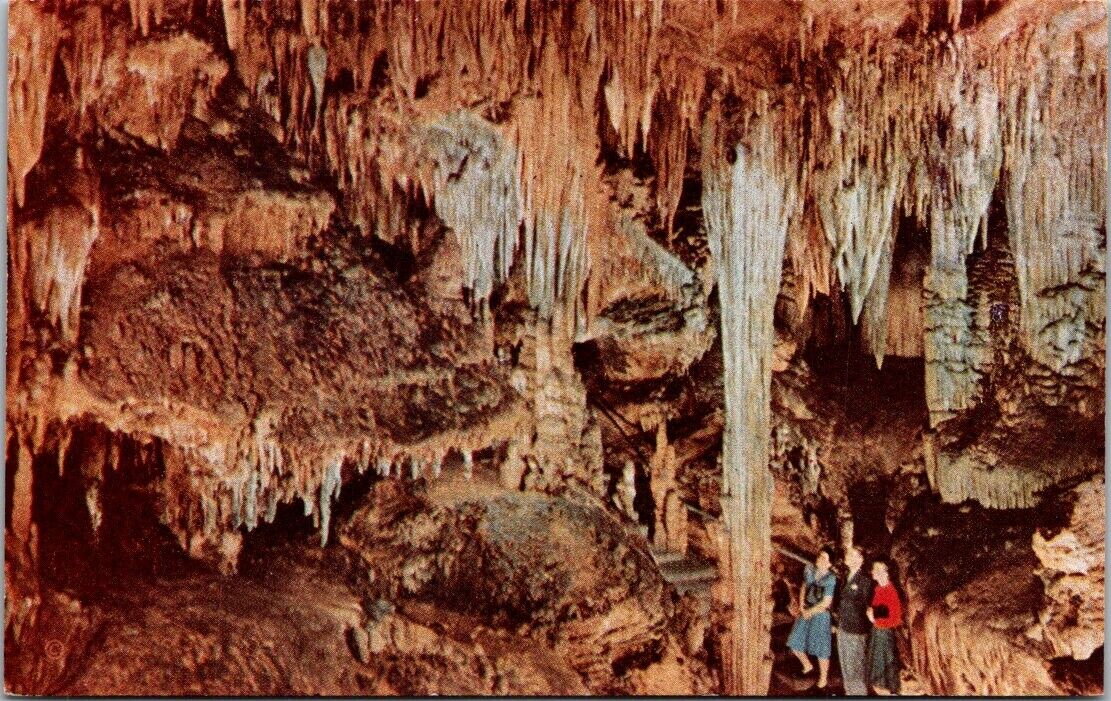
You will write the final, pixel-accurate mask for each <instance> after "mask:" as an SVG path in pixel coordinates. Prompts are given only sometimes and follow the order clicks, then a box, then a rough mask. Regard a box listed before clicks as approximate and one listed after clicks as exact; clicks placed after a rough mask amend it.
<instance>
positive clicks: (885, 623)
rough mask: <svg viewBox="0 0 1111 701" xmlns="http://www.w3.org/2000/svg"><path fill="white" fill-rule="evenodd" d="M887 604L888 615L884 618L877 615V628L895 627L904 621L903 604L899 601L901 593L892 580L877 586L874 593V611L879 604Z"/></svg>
mask: <svg viewBox="0 0 1111 701" xmlns="http://www.w3.org/2000/svg"><path fill="white" fill-rule="evenodd" d="M881 605H883V606H886V607H887V615H886V616H884V617H883V618H880V617H879V616H876V627H877V628H894V627H896V626H898V625H899V624H900V623H902V622H903V605H902V604H901V603H900V602H899V593H898V592H896V591H895V585H894V584H892V583H891V582H888V583H887V584H885V585H883V586H882V587H880V586H877V587H876V588H875V591H874V592H873V593H872V611H873V615H874V614H875V608H876V607H877V606H881Z"/></svg>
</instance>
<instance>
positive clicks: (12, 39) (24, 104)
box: [8, 0, 62, 206]
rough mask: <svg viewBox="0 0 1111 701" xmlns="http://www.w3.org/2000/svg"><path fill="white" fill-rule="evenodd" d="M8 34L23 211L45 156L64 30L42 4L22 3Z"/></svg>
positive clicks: (11, 138)
mask: <svg viewBox="0 0 1111 701" xmlns="http://www.w3.org/2000/svg"><path fill="white" fill-rule="evenodd" d="M8 34H9V46H8V178H9V181H10V182H11V188H12V189H11V192H12V193H13V194H14V199H15V204H16V205H18V206H22V205H23V199H24V189H23V183H24V180H25V179H26V177H27V174H28V173H29V172H31V168H33V167H34V165H35V163H36V162H38V160H39V155H40V154H41V153H42V146H43V130H44V129H45V127H46V116H47V115H46V96H47V93H48V91H49V90H50V80H51V76H52V75H53V71H54V52H55V51H56V50H57V48H58V42H59V40H60V39H61V34H62V25H61V23H60V22H59V21H58V19H57V17H55V16H54V15H53V14H51V13H49V12H46V11H44V10H43V9H42V8H41V6H40V5H39V4H38V3H35V2H31V1H30V0H19V2H13V3H12V5H11V8H10V10H9V13H8Z"/></svg>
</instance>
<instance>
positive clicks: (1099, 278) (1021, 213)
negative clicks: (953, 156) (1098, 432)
mask: <svg viewBox="0 0 1111 701" xmlns="http://www.w3.org/2000/svg"><path fill="white" fill-rule="evenodd" d="M1049 31H1050V30H1049V29H1047V28H1038V29H1036V30H1035V31H1034V33H1033V35H1032V36H1030V37H1019V38H1016V39H1012V40H1011V41H1010V42H1008V44H1007V46H1006V47H1005V50H1004V51H1001V52H1000V54H999V56H998V57H997V63H996V72H997V74H998V80H999V81H1000V83H1001V84H1002V86H1003V88H1002V91H1003V95H1004V97H1003V99H1004V104H1005V110H1004V120H1003V129H1002V131H1003V142H1004V150H1005V174H1004V175H1005V177H1004V184H1005V192H1006V195H1005V196H1006V210H1007V223H1008V231H1009V234H1010V243H1011V249H1012V252H1013V253H1014V258H1015V270H1016V272H1017V274H1018V289H1019V297H1020V301H1021V306H1022V311H1021V317H1020V327H1021V329H1022V331H1023V335H1022V338H1023V343H1024V345H1025V346H1026V348H1027V349H1028V351H1029V352H1030V354H1031V356H1032V357H1033V358H1034V359H1035V360H1037V361H1038V362H1041V363H1043V364H1045V365H1047V366H1049V367H1050V368H1051V369H1053V370H1056V371H1061V370H1063V369H1064V368H1066V367H1068V366H1069V365H1072V364H1073V363H1076V362H1077V361H1078V360H1080V359H1081V358H1082V357H1084V356H1085V355H1091V354H1093V353H1102V350H1097V349H1096V347H1095V343H1093V341H1092V340H1091V338H1092V336H1097V337H1098V338H1099V339H1102V335H1103V331H1102V329H1103V325H1104V323H1105V320H1106V308H1105V301H1104V289H1105V282H1104V274H1105V271H1104V256H1105V250H1106V246H1105V242H1104V240H1103V239H1104V237H1105V232H1106V220H1105V211H1106V200H1105V197H1106V194H1105V193H1106V182H1107V162H1106V151H1105V145H1106V136H1107V134H1106V123H1105V119H1104V109H1105V105H1106V96H1107V79H1106V62H1105V60H1104V52H1103V49H1102V48H1096V49H1093V48H1092V47H1089V46H1087V44H1086V42H1085V40H1084V39H1083V38H1082V37H1080V36H1076V37H1072V42H1073V46H1074V51H1073V52H1071V53H1067V54H1066V55H1064V56H1062V55H1054V54H1052V53H1051V48H1050V47H1051V46H1053V44H1054V42H1053V41H1051V37H1049V36H1047V33H1048V32H1049ZM1063 40H1067V39H1063ZM1099 348H1100V349H1101V348H1102V346H1099Z"/></svg>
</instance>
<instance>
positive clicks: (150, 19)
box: [127, 0, 165, 36]
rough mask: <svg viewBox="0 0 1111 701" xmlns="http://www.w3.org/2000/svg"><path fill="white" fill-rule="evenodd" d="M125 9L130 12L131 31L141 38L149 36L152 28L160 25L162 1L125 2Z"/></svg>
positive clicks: (139, 0)
mask: <svg viewBox="0 0 1111 701" xmlns="http://www.w3.org/2000/svg"><path fill="white" fill-rule="evenodd" d="M127 7H128V9H129V10H130V11H131V27H132V29H137V30H138V31H139V33H140V34H142V35H143V36H147V35H148V34H150V30H151V27H152V26H155V27H157V26H158V25H159V24H162V15H163V13H164V9H165V8H163V0H127Z"/></svg>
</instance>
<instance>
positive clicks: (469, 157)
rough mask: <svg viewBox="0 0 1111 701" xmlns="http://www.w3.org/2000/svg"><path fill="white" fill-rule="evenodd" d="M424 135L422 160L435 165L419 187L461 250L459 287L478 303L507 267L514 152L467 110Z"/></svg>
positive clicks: (513, 227) (512, 235) (514, 220)
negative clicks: (426, 152)
mask: <svg viewBox="0 0 1111 701" xmlns="http://www.w3.org/2000/svg"><path fill="white" fill-rule="evenodd" d="M426 133H427V134H428V136H426V138H425V143H426V145H427V147H428V148H429V149H430V151H431V153H430V154H429V155H428V160H430V161H432V162H433V163H435V166H436V167H435V170H434V171H433V173H432V176H431V178H430V182H426V184H425V189H426V190H427V191H429V192H431V193H433V202H434V206H435V208H436V213H437V214H438V215H439V216H440V218H441V219H443V220H444V223H445V224H447V225H448V226H449V227H451V229H452V231H454V232H455V235H456V237H457V238H458V239H459V245H460V246H461V248H462V249H463V271H462V273H463V275H462V278H463V285H464V286H465V287H467V288H469V289H470V290H471V292H472V295H473V297H474V299H476V300H484V299H486V298H487V297H489V296H490V293H491V292H492V291H493V288H494V284H495V283H497V282H500V281H502V280H504V279H506V278H507V277H508V276H509V268H510V266H511V265H512V263H513V255H514V249H515V247H516V244H517V224H518V222H519V221H520V218H521V215H520V213H519V211H518V196H517V177H516V175H517V173H516V162H517V156H516V153H515V152H514V151H513V149H512V148H511V147H510V146H509V145H507V144H505V143H504V141H503V140H502V138H501V137H500V136H499V135H498V133H497V132H496V131H495V130H494V128H493V127H492V125H489V124H485V123H483V122H482V121H481V120H480V119H478V118H477V117H474V116H473V115H470V114H469V113H467V112H457V113H454V114H452V115H449V116H448V117H447V118H445V119H444V120H442V121H441V122H439V123H437V124H435V125H433V126H432V127H430V128H429V129H427V130H426Z"/></svg>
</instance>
